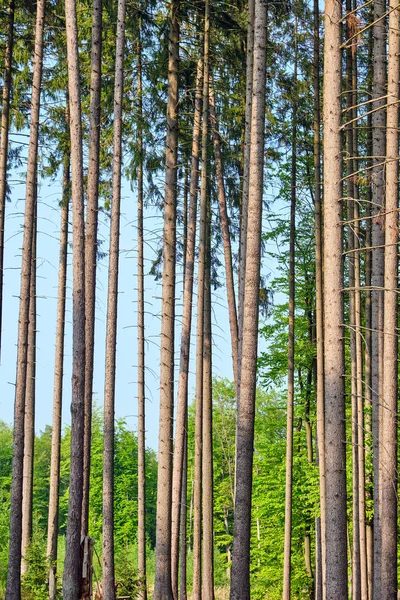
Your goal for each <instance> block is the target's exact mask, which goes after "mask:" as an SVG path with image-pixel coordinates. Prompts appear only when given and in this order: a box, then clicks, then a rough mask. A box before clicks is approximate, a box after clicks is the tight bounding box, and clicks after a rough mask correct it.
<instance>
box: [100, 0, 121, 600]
mask: <svg viewBox="0 0 400 600" xmlns="http://www.w3.org/2000/svg"><path fill="white" fill-rule="evenodd" d="M125 15H126V0H118V16H117V42H116V60H115V81H114V125H113V126H114V140H113V173H112V205H111V231H110V261H109V267H108V299H107V326H106V327H107V328H106V365H105V384H104V451H103V456H104V460H103V555H102V559H103V598H104V600H115V598H116V595H115V573H114V419H115V370H116V349H117V314H118V266H119V233H120V213H121V208H120V207H121V168H122V100H123V90H124V53H125Z"/></svg>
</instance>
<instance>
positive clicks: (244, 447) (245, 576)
mask: <svg viewBox="0 0 400 600" xmlns="http://www.w3.org/2000/svg"><path fill="white" fill-rule="evenodd" d="M266 25H267V10H266V6H265V4H264V3H263V2H261V1H260V0H256V2H255V11H254V66H253V94H252V115H251V144H250V163H249V206H248V222H247V239H246V269H245V286H244V288H245V297H244V305H243V342H242V355H241V365H242V368H241V377H240V379H241V381H240V402H239V409H238V416H237V425H236V494H235V521H234V540H233V553H232V573H231V589H230V599H231V600H249V598H250V523H251V489H252V465H253V445H254V413H255V393H256V363H257V341H258V300H259V287H260V258H261V221H262V197H263V169H264V126H265V82H266V81H265V66H266Z"/></svg>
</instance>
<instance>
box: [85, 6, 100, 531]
mask: <svg viewBox="0 0 400 600" xmlns="http://www.w3.org/2000/svg"><path fill="white" fill-rule="evenodd" d="M102 10H103V2H102V0H94V2H93V17H92V55H91V72H90V108H89V111H90V125H89V138H90V145H89V168H88V176H87V177H88V179H87V207H86V232H85V234H86V238H85V273H86V290H85V311H86V322H85V323H86V324H85V327H86V331H85V343H86V358H85V433H84V451H83V500H82V535H87V534H88V532H89V483H90V447H91V437H92V396H93V368H94V330H95V314H96V302H95V300H96V264H97V256H96V254H97V217H98V201H99V153H100V95H101V48H102V39H101V37H102Z"/></svg>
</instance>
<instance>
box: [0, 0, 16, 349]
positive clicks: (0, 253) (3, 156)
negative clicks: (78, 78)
mask: <svg viewBox="0 0 400 600" xmlns="http://www.w3.org/2000/svg"><path fill="white" fill-rule="evenodd" d="M14 14H15V0H10V3H9V5H8V23H7V45H6V52H5V61H4V63H5V64H4V79H3V82H4V83H3V98H2V106H1V137H0V354H1V337H2V335H1V332H2V329H3V275H4V227H5V212H6V195H7V158H8V130H9V121H10V96H11V75H12V73H11V68H12V61H13V51H14Z"/></svg>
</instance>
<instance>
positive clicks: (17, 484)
mask: <svg viewBox="0 0 400 600" xmlns="http://www.w3.org/2000/svg"><path fill="white" fill-rule="evenodd" d="M44 8H45V4H44V0H38V3H37V7H36V28H35V47H34V56H33V81H32V98H31V121H30V136H29V150H28V166H27V173H26V197H25V216H24V234H23V243H22V244H23V245H22V267H21V288H20V304H19V320H18V354H17V374H16V389H15V404H14V443H13V464H12V483H11V511H10V512H11V514H10V543H9V553H8V572H7V587H6V598H7V600H20V598H21V541H22V540H21V537H22V478H23V461H24V421H25V391H26V374H27V354H28V328H29V304H30V291H31V266H32V264H31V263H32V240H33V228H34V217H35V204H36V182H37V157H38V143H39V114H40V90H41V86H42V70H43V30H44Z"/></svg>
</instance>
